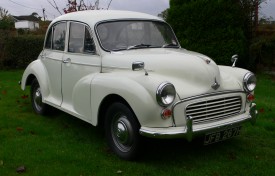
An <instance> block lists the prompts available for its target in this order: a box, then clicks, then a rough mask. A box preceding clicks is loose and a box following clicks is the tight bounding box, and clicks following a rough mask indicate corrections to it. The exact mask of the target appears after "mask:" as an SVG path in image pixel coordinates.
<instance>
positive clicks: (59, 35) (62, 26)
mask: <svg viewBox="0 0 275 176" xmlns="http://www.w3.org/2000/svg"><path fill="white" fill-rule="evenodd" d="M52 32H53V40H52V49H54V50H60V51H64V48H65V37H66V23H58V24H57V25H55V26H53V29H52Z"/></svg>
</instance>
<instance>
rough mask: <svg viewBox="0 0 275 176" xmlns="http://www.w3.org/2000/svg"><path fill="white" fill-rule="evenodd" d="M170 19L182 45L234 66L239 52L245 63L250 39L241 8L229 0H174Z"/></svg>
mask: <svg viewBox="0 0 275 176" xmlns="http://www.w3.org/2000/svg"><path fill="white" fill-rule="evenodd" d="M167 21H168V22H169V23H170V24H171V26H172V27H173V29H174V30H175V33H176V35H177V37H178V39H179V41H180V43H181V46H182V47H183V48H186V49H189V50H193V51H197V52H200V53H203V54H205V55H208V56H209V57H211V58H212V59H214V60H215V61H216V62H217V63H218V64H223V65H231V61H230V59H231V56H232V55H234V54H238V55H239V58H240V59H239V61H238V63H237V64H238V66H240V65H239V64H242V65H244V64H243V63H245V62H246V59H247V55H248V54H247V53H248V42H247V41H246V37H245V33H244V24H243V19H242V15H241V9H240V7H239V5H238V4H237V3H234V2H232V1H228V0H219V1H211V0H199V1H191V0H189V1H181V0H171V1H170V9H169V11H168V17H167Z"/></svg>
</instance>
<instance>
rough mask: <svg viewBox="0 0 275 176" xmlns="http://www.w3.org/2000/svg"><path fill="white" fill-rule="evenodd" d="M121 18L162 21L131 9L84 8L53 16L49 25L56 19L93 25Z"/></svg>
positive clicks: (56, 20)
mask: <svg viewBox="0 0 275 176" xmlns="http://www.w3.org/2000/svg"><path fill="white" fill-rule="evenodd" d="M119 19H120V20H123V19H125V20H126V19H129V20H130V19H146V20H159V21H163V20H162V19H161V18H159V17H156V16H153V15H149V14H145V13H140V12H132V11H120V10H85V11H78V12H72V13H68V14H65V15H61V16H59V17H57V18H55V19H54V20H53V21H52V23H51V25H52V24H54V23H56V22H58V21H68V20H72V21H80V22H84V23H87V24H89V25H90V26H91V27H93V26H94V25H95V24H97V23H98V22H101V21H106V20H119Z"/></svg>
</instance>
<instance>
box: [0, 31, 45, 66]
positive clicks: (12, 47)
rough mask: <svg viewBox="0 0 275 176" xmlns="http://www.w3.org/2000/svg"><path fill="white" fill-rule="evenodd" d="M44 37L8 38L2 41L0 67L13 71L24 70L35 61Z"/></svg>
mask: <svg viewBox="0 0 275 176" xmlns="http://www.w3.org/2000/svg"><path fill="white" fill-rule="evenodd" d="M43 42H44V36H32V35H26V36H18V37H9V38H7V39H5V41H2V45H4V47H2V48H3V51H0V52H3V54H2V55H1V58H0V67H2V68H8V69H14V68H25V67H26V66H27V65H28V64H29V63H31V62H32V61H33V60H35V59H36V58H37V57H38V55H39V53H40V52H41V51H42V48H43Z"/></svg>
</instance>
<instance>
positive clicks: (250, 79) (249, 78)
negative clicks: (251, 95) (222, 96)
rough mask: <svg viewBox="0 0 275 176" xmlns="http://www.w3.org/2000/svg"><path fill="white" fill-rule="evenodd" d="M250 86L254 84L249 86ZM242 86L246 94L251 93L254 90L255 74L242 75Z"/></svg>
mask: <svg viewBox="0 0 275 176" xmlns="http://www.w3.org/2000/svg"><path fill="white" fill-rule="evenodd" d="M251 84H254V85H252V86H251ZM243 86H244V90H245V91H246V92H253V91H254V90H255V88H256V76H255V74H253V73H251V72H248V73H246V74H245V75H244V78H243Z"/></svg>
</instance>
